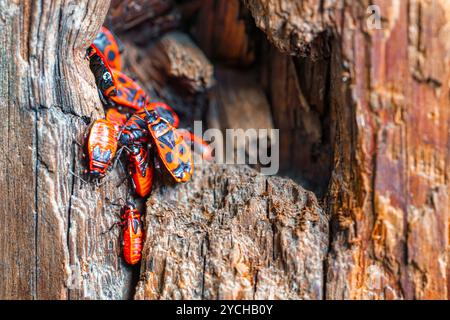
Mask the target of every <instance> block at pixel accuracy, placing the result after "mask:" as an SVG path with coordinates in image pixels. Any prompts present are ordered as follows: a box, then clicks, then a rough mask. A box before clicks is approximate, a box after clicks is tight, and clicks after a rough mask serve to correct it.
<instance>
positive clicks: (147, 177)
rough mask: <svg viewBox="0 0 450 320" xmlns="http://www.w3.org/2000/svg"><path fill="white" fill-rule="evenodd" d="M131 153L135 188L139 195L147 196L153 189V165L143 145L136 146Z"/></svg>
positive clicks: (130, 166)
mask: <svg viewBox="0 0 450 320" xmlns="http://www.w3.org/2000/svg"><path fill="white" fill-rule="evenodd" d="M133 151H134V152H133V153H129V155H128V162H129V170H130V174H131V180H132V182H133V186H134V190H135V192H136V194H137V195H138V196H139V197H142V198H145V197H147V196H148V195H149V194H150V192H151V191H152V185H153V167H152V166H151V165H150V163H149V159H148V158H149V155H148V152H147V150H146V148H144V147H143V146H141V147H135V148H134V150H133Z"/></svg>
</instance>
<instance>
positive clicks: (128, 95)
mask: <svg viewBox="0 0 450 320" xmlns="http://www.w3.org/2000/svg"><path fill="white" fill-rule="evenodd" d="M112 74H113V78H114V83H115V85H116V87H117V94H116V95H115V96H109V97H108V100H109V101H108V102H109V104H110V105H112V106H114V107H126V108H130V109H134V110H139V109H141V108H142V107H144V106H145V105H147V104H148V103H149V101H150V100H149V97H148V96H147V94H146V93H145V91H144V90H143V89H142V88H141V87H140V86H139V85H138V84H137V82H136V81H134V80H133V79H131V78H130V77H128V76H127V75H126V74H124V73H122V72H120V71H118V70H113V71H112Z"/></svg>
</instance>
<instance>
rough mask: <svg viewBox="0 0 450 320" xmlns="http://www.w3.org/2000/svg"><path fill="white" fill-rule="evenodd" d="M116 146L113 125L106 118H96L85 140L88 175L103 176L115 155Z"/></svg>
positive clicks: (115, 132)
mask: <svg viewBox="0 0 450 320" xmlns="http://www.w3.org/2000/svg"><path fill="white" fill-rule="evenodd" d="M117 146H118V142H117V130H116V129H115V127H114V125H113V124H111V123H110V122H109V121H108V120H106V119H99V120H96V121H95V122H94V123H93V125H92V127H91V130H90V132H89V137H88V141H87V152H88V156H89V174H90V175H92V176H94V177H103V176H104V175H105V174H106V171H107V170H108V168H109V167H110V165H111V161H112V159H113V158H114V156H115V155H116V151H117Z"/></svg>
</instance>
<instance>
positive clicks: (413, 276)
mask: <svg viewBox="0 0 450 320" xmlns="http://www.w3.org/2000/svg"><path fill="white" fill-rule="evenodd" d="M246 3H247V5H248V6H249V8H250V10H251V11H252V14H253V16H254V17H255V21H256V23H257V24H258V26H259V27H260V28H261V29H262V30H263V31H265V32H266V33H267V35H268V39H269V40H271V41H272V42H273V43H274V44H275V45H276V46H277V47H278V48H280V49H283V50H284V51H286V52H287V53H289V54H292V55H297V54H302V53H303V51H304V50H303V48H308V49H309V51H310V50H311V49H314V47H315V46H316V45H317V46H318V48H317V49H315V51H321V50H323V48H324V47H323V42H319V43H317V42H316V39H317V36H318V35H319V34H321V33H323V31H324V30H328V31H327V32H328V33H329V34H330V35H331V36H332V39H331V40H330V42H329V44H330V45H329V48H327V49H328V50H330V71H329V72H330V87H329V90H330V92H329V107H330V115H331V116H330V121H331V123H330V127H331V132H330V138H331V139H332V141H333V149H334V155H333V158H334V160H333V167H332V174H331V180H330V185H329V188H328V191H327V202H326V205H327V211H328V213H329V214H330V215H331V217H332V224H331V247H330V252H329V255H328V258H327V277H326V278H327V281H326V298H328V299H340V298H351V299H356V298H371V299H372V298H373V299H395V298H406V299H412V298H418V299H427V298H428V299H432V298H437V299H447V298H448V284H449V263H448V241H449V240H448V232H449V225H448V220H449V199H448V197H449V196H448V195H449V182H448V173H449V168H450V167H449V159H448V157H449V148H448V146H449V127H448V126H449V99H448V95H449V92H448V90H449V75H450V69H449V66H450V64H449V57H450V51H449V50H450V47H449V46H448V41H447V39H448V35H449V30H450V18H449V17H450V9H449V8H450V7H449V4H448V2H447V1H392V2H384V1H376V2H375V4H376V5H378V8H379V9H380V11H379V12H380V13H381V22H382V23H381V29H379V30H378V29H373V28H370V26H371V25H373V24H371V23H372V22H373V21H372V20H370V18H371V16H370V15H371V14H372V11H371V10H369V11H368V8H369V2H367V1H320V2H319V1H302V2H301V3H297V2H291V1H283V0H266V1H246ZM319 3H320V5H319ZM299 33H301V34H300V35H299ZM307 51H308V50H307ZM307 51H305V52H306V53H308V52H307ZM294 61H295V59H294ZM299 71H300V73H302V72H308V69H306V68H304V67H302V66H300V69H299ZM294 105H295V104H294ZM290 108H291V107H290Z"/></svg>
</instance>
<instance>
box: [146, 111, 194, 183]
mask: <svg viewBox="0 0 450 320" xmlns="http://www.w3.org/2000/svg"><path fill="white" fill-rule="evenodd" d="M146 119H147V126H148V130H149V132H150V134H151V136H152V137H153V140H154V144H155V147H156V150H157V152H158V155H159V158H160V159H161V161H162V163H163V164H164V166H165V167H166V168H167V170H168V171H169V173H170V175H171V176H172V177H173V178H174V179H175V181H176V182H186V181H188V180H189V179H190V178H191V176H192V173H193V171H194V161H193V158H192V153H191V149H190V148H189V146H188V145H187V143H186V141H185V140H184V139H183V137H182V136H181V135H180V134H179V133H178V131H177V129H176V128H175V127H173V126H172V125H171V124H170V122H169V121H167V120H166V119H163V118H161V117H159V115H158V114H157V113H156V112H155V111H149V112H148V115H147V118H146Z"/></svg>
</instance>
